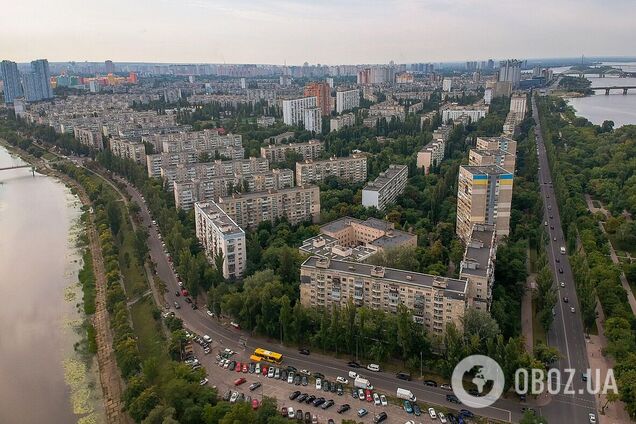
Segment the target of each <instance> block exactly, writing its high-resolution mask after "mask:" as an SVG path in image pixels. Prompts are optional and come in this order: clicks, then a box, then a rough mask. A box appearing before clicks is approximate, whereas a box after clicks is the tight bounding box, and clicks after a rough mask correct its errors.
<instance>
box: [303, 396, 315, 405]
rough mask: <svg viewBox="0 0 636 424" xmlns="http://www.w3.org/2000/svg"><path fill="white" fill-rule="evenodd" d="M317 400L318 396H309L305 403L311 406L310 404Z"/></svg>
mask: <svg viewBox="0 0 636 424" xmlns="http://www.w3.org/2000/svg"><path fill="white" fill-rule="evenodd" d="M315 400H316V396H314V395H309V396H307V399H305V403H306V404H307V405H309V404H310V403H312V402H313V401H315Z"/></svg>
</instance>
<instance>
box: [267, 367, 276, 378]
mask: <svg viewBox="0 0 636 424" xmlns="http://www.w3.org/2000/svg"><path fill="white" fill-rule="evenodd" d="M275 372H276V369H275V368H274V367H269V369H268V370H267V378H273V377H274V373H275Z"/></svg>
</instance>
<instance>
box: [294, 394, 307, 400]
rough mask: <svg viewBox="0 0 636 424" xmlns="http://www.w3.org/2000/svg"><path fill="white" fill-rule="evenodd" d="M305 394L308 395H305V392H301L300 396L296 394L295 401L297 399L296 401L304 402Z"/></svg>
mask: <svg viewBox="0 0 636 424" xmlns="http://www.w3.org/2000/svg"><path fill="white" fill-rule="evenodd" d="M307 396H308V395H307V393H301V394H300V396H298V397H297V398H296V401H297V402H304V401H305V399H307Z"/></svg>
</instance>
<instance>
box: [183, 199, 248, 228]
mask: <svg viewBox="0 0 636 424" xmlns="http://www.w3.org/2000/svg"><path fill="white" fill-rule="evenodd" d="M194 208H195V210H196V209H199V210H201V211H202V212H203V213H204V214H205V216H206V218H208V219H210V220H212V222H213V223H214V224H215V225H216V226H217V227H218V228H219V230H220V231H221V233H223V234H228V235H232V234H245V231H243V229H242V228H241V227H239V226H238V224H237V223H236V222H234V220H233V219H232V218H230V217H229V216H228V214H226V213H225V211H224V210H223V209H221V208H220V207H219V205H217V204H216V203H214V202H213V201H207V202H196V203H195V204H194Z"/></svg>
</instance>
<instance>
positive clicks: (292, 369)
mask: <svg viewBox="0 0 636 424" xmlns="http://www.w3.org/2000/svg"><path fill="white" fill-rule="evenodd" d="M290 371H291V372H293V373H294V374H295V373H297V372H298V369H297V368H296V367H292V366H291V365H288V366H287V372H290Z"/></svg>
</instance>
